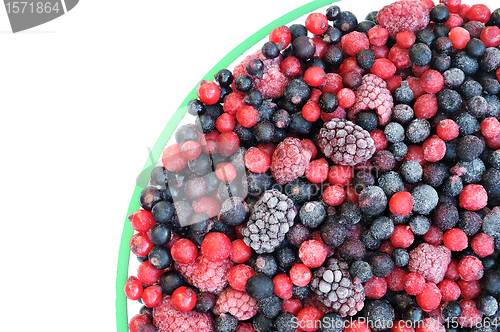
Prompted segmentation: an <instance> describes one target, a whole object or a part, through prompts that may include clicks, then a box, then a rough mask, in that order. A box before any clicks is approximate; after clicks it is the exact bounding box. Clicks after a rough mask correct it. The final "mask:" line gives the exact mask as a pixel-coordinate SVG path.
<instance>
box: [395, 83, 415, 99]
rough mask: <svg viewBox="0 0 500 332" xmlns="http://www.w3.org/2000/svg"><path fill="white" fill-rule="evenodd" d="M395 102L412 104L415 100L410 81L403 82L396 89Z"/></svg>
mask: <svg viewBox="0 0 500 332" xmlns="http://www.w3.org/2000/svg"><path fill="white" fill-rule="evenodd" d="M393 95H394V102H395V103H397V104H410V103H411V102H412V101H413V98H414V95H413V90H412V89H411V88H410V85H409V84H408V81H403V82H401V85H400V86H399V87H397V88H396V90H394V93H393Z"/></svg>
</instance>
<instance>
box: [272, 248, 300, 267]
mask: <svg viewBox="0 0 500 332" xmlns="http://www.w3.org/2000/svg"><path fill="white" fill-rule="evenodd" d="M295 259H296V256H295V252H294V251H293V249H291V248H289V247H280V248H278V249H276V262H277V263H278V265H279V266H280V267H283V268H288V267H291V266H292V265H293V263H294V262H295Z"/></svg>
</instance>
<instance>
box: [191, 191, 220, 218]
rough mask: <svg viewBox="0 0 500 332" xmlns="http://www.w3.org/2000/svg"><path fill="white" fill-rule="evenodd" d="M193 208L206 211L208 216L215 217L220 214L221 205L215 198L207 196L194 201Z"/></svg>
mask: <svg viewBox="0 0 500 332" xmlns="http://www.w3.org/2000/svg"><path fill="white" fill-rule="evenodd" d="M193 210H194V212H203V213H206V214H207V215H208V217H210V218H213V217H215V216H217V215H218V214H219V212H220V205H219V203H217V201H216V200H215V199H214V198H212V197H208V196H205V197H202V198H201V199H200V200H198V201H196V202H193Z"/></svg>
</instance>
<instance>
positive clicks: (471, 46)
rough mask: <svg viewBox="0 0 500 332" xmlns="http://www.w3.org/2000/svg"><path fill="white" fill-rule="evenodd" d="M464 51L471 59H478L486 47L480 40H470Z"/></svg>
mask: <svg viewBox="0 0 500 332" xmlns="http://www.w3.org/2000/svg"><path fill="white" fill-rule="evenodd" d="M465 50H466V51H467V54H469V55H470V56H471V57H473V58H480V57H482V56H483V55H484V52H486V46H484V43H483V42H482V41H481V40H480V39H477V38H472V39H470V40H469V41H468V42H467V45H465Z"/></svg>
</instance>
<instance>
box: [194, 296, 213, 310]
mask: <svg viewBox="0 0 500 332" xmlns="http://www.w3.org/2000/svg"><path fill="white" fill-rule="evenodd" d="M215 302H216V298H215V295H214V294H212V293H210V292H200V293H199V294H197V295H196V306H195V308H196V310H197V311H199V312H208V311H209V310H212V308H213V307H215Z"/></svg>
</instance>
